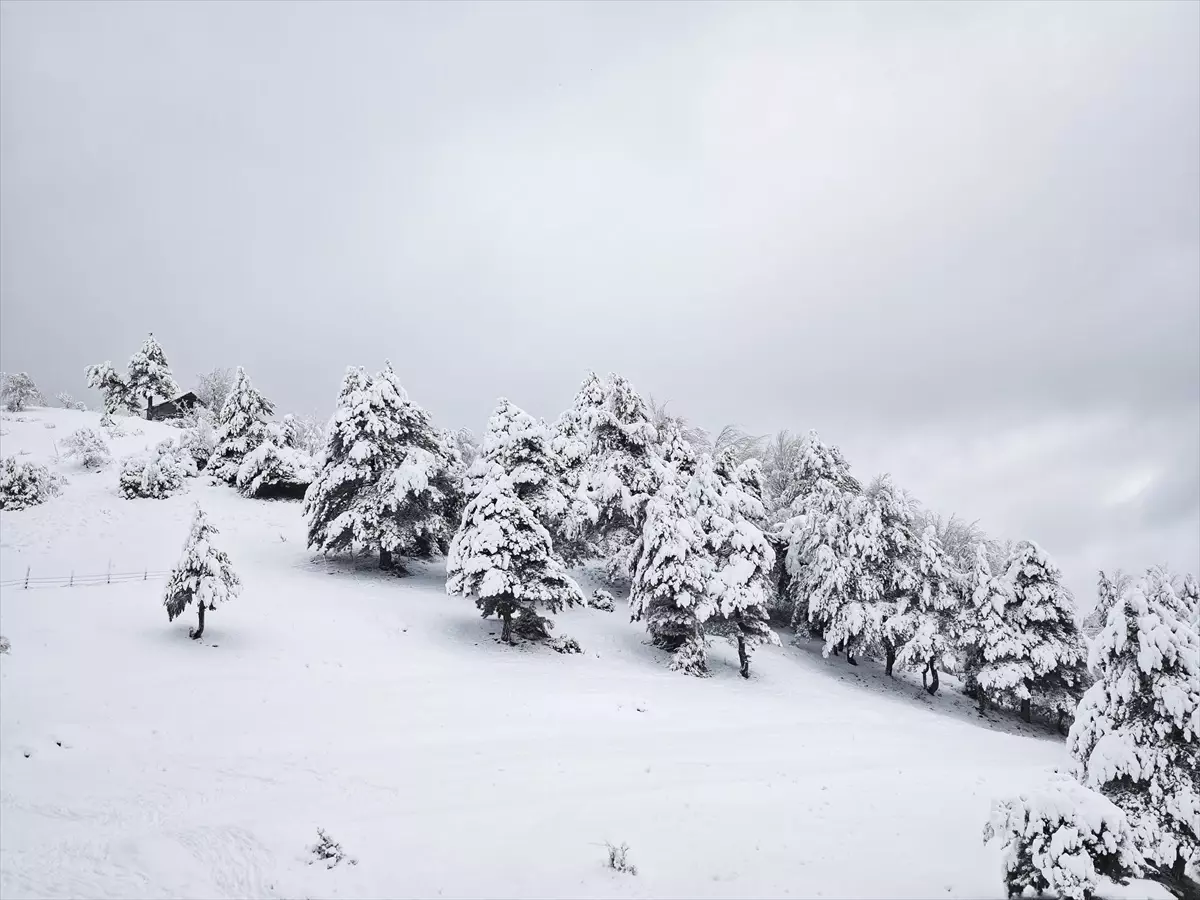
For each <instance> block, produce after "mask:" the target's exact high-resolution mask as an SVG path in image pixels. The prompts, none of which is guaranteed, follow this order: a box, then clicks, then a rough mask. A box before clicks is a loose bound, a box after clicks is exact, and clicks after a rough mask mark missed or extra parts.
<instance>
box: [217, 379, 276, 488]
mask: <svg viewBox="0 0 1200 900" xmlns="http://www.w3.org/2000/svg"><path fill="white" fill-rule="evenodd" d="M274 412H275V407H274V405H273V404H272V403H271V401H269V400H267V398H266V397H264V396H263V395H262V394H260V393H259V392H258V391H257V390H255V388H254V385H253V384H251V382H250V377H249V376H248V375H247V374H246V370H245V369H243V368H242V367H241V366H238V367H237V374H236V375H235V376H234V380H233V388H232V390H230V392H229V396H228V397H226V398H225V404H224V405H223V406H222V407H221V414H220V417H219V418H218V420H217V422H218V427H217V447H216V450H214V451H213V455H212V458H211V459H210V461H209V463H208V466H207V468H206V470H205V471H207V472H208V473H209V474H211V475H212V476H213V477H214V478H218V479H220V480H221V481H224V482H225V483H226V484H231V485H235V484H237V479H238V472H239V470H240V469H241V467H242V463H243V462H244V461H245V459H246V457H247V456H248V455H249V454H250V453H251V452H252V451H254V450H256V449H258V446H259V445H260V444H262V443H263V442H264V441H266V440H268V439H269V438H270V435H271V432H270V429H269V427H268V422H267V420H268V419H269V418H270V417H271V415H272V414H273V413H274Z"/></svg>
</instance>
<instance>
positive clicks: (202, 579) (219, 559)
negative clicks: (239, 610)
mask: <svg viewBox="0 0 1200 900" xmlns="http://www.w3.org/2000/svg"><path fill="white" fill-rule="evenodd" d="M216 534H217V529H216V526H214V525H213V524H212V523H211V522H209V521H208V517H207V516H205V515H204V511H203V510H202V509H201V508H200V506H199V504H197V505H196V513H195V515H194V516H193V518H192V527H191V530H190V531H189V533H188V538H187V542H186V543H185V544H184V545H183V556H182V557H181V558H180V560H179V565H177V566H176V567H175V569H174V571H173V572H172V573H171V578H170V580H169V581H168V582H167V590H166V594H165V595H164V597H163V606H165V607H166V608H167V620H168V621H172V622H173V621H174V620H175V619H176V618H177V617H178V616H180V615H182V614H183V611H184V610H185V609H187V607H188V606H190V605H191V604H192V603H193V602H195V604H196V612H197V616H198V622H197V625H196V627H195V628H193V629H191V631H190V632H189V634H190V635H191V637H192V639H193V640H199V639H200V637H201V636H202V635H203V634H204V613H205V610H214V609H216V608H217V607H218V606H220V605H222V604H224V603H228V602H229V601H230V600H232V599H233V598H234V597H236V596H237V595H238V594H239V593H240V592H241V582H240V581H239V579H238V577H237V575H236V574H235V573H234V571H233V568H232V566H231V565H230V563H229V555H228V554H227V553H226V552H225V551H224V550H219V549H218V548H217V547H216V545H215V544H214V543H213V536H214V535H216Z"/></svg>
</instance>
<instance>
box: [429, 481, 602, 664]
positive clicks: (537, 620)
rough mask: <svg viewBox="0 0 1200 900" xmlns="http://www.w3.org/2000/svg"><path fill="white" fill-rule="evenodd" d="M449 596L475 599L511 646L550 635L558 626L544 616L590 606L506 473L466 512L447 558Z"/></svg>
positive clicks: (482, 491)
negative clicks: (494, 618) (566, 608)
mask: <svg viewBox="0 0 1200 900" xmlns="http://www.w3.org/2000/svg"><path fill="white" fill-rule="evenodd" d="M446 593H447V594H451V595H461V596H464V597H466V596H472V595H473V596H474V597H475V605H476V606H478V607H479V609H480V611H481V612H482V614H483V616H484V617H485V618H486V617H488V616H493V615H494V616H498V617H499V618H500V620H501V621H502V622H503V623H504V628H503V631H502V633H501V637H500V639H501V640H502V641H503V642H504V643H506V644H511V643H513V639H514V637H522V638H526V639H530V640H538V639H542V638H546V637H549V634H550V630H551V629H552V628H553V627H554V624H553V622H552V621H551V620H550V619H549V618H548V617H547V616H546V615H544V613H556V612H559V611H560V610H561V609H562V608H563V607H564V606H574V605H576V604H582V603H584V602H585V600H584V597H583V594H582V593H581V592H580V590H579V587H578V586H577V585H576V584H575V582H574V581H572V580H571V579H570V578H569V577H568V576H567V574H566V571H565V570H564V569H563V567H562V565H561V563H559V561H558V560H557V559H555V558H554V554H553V553H552V552H551V543H550V534H549V532H548V531H546V529H545V528H544V527H543V526H542V524H541V523H540V522H539V521H538V519H537V516H536V515H535V514H534V513H533V511H532V510H531V509H530V508H529V507H528V506H526V505H525V504H524V503H523V502H522V501H521V500H520V499H519V498H518V497H517V494H516V491H515V490H514V488H513V485H512V482H511V481H510V480H509V479H508V477H507V476H504V475H499V476H497V477H495V478H489V479H487V480H486V481H485V482H484V483H483V484H482V485H481V486H480V487H479V489H478V491H477V493H476V494H475V496H474V497H473V498H472V499H471V500H470V502H469V503H468V504H467V507H466V509H465V510H464V511H463V518H462V527H461V528H460V529H459V530H458V532H457V533H456V534H455V535H454V539H453V540H452V541H451V542H450V548H449V551H448V553H447V556H446Z"/></svg>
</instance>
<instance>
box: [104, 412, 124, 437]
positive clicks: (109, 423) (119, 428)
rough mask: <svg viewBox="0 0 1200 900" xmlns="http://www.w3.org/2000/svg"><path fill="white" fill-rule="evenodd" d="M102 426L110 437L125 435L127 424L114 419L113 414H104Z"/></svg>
mask: <svg viewBox="0 0 1200 900" xmlns="http://www.w3.org/2000/svg"><path fill="white" fill-rule="evenodd" d="M100 427H101V428H103V429H104V433H105V434H107V435H108V436H109V437H110V438H119V437H125V426H124V425H122V424H121V423H120V422H118V421H117V420H116V419H114V418H113V417H112V416H109V415H104V416H101V417H100Z"/></svg>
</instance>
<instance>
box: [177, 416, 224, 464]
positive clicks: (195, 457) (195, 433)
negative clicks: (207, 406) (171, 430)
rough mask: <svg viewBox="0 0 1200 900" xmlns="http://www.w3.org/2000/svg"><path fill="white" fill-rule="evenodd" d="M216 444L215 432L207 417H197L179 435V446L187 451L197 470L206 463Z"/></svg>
mask: <svg viewBox="0 0 1200 900" xmlns="http://www.w3.org/2000/svg"><path fill="white" fill-rule="evenodd" d="M216 446H217V433H216V431H215V430H213V427H212V424H211V423H210V422H209V421H208V420H207V419H197V420H196V424H195V426H194V427H192V428H188V429H185V430H184V431H183V433H182V434H180V435H179V447H180V449H181V450H184V451H186V452H187V454H188V455H189V456H191V458H192V462H193V463H194V464H195V466H196V470H197V471H199V470H201V469H203V468H204V467H205V466H207V465H208V461H209V459H211V458H212V455H213V450H215V449H216Z"/></svg>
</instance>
